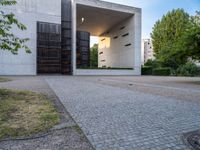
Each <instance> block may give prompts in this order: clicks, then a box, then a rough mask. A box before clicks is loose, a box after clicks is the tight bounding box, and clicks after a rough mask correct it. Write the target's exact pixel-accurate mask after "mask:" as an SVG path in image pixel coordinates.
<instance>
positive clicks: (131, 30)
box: [0, 0, 141, 75]
mask: <svg viewBox="0 0 200 150" xmlns="http://www.w3.org/2000/svg"><path fill="white" fill-rule="evenodd" d="M17 2H18V3H17V5H15V6H6V7H5V6H4V7H2V8H1V9H2V10H3V11H4V12H6V13H9V12H14V13H15V15H16V17H17V18H18V20H19V21H20V22H22V23H23V24H25V25H26V27H27V30H26V31H24V32H23V31H20V30H18V29H17V28H15V27H14V28H13V30H12V31H13V33H15V34H16V35H17V36H19V37H22V38H29V39H30V40H29V41H28V42H27V46H28V47H29V48H30V49H31V52H32V53H31V54H26V53H25V52H24V50H20V51H19V54H18V55H12V54H11V53H9V52H7V51H0V75H37V74H41V73H47V74H49V73H60V74H67V75H140V74H141V44H140V43H141V9H140V8H135V7H130V6H124V5H119V4H114V3H109V2H104V1H99V0H48V1H40V0H17ZM90 35H91V36H98V37H99V39H100V40H99V45H100V47H99V52H98V53H99V65H98V66H99V67H103V66H106V67H110V68H122V69H118V70H109V69H98V68H97V69H92V70H90V69H82V68H84V67H86V68H87V67H89V66H90V64H89V56H90V50H89V45H90ZM103 39H105V40H103ZM106 42H107V43H106ZM104 58H105V59H104ZM124 68H132V70H130V69H128V70H125V69H124Z"/></svg>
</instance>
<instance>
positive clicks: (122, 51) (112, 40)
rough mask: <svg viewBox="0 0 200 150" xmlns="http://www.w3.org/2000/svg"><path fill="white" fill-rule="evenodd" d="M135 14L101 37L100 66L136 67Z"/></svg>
mask: <svg viewBox="0 0 200 150" xmlns="http://www.w3.org/2000/svg"><path fill="white" fill-rule="evenodd" d="M134 26H135V22H134V16H133V17H131V18H129V19H127V20H125V21H123V22H121V23H120V24H118V25H117V26H116V27H114V28H113V29H112V30H111V31H109V33H107V34H105V35H103V36H102V37H100V38H99V55H98V57H99V59H98V60H99V62H98V65H99V67H103V66H106V67H115V68H118V67H119V68H134V59H135V54H134V38H135V36H134Z"/></svg>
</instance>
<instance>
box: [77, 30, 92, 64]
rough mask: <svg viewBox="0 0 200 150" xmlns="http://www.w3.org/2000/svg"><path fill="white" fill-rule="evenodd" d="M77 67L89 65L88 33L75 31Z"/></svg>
mask: <svg viewBox="0 0 200 150" xmlns="http://www.w3.org/2000/svg"><path fill="white" fill-rule="evenodd" d="M76 41H77V68H82V67H89V66H90V33H89V32H83V31H77V39H76Z"/></svg>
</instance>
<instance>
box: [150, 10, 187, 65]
mask: <svg viewBox="0 0 200 150" xmlns="http://www.w3.org/2000/svg"><path fill="white" fill-rule="evenodd" d="M189 22H190V17H189V15H188V14H187V13H186V12H185V11H184V10H183V9H176V10H175V9H174V10H172V11H170V12H168V13H167V14H166V15H164V16H163V17H162V19H161V20H158V21H157V22H156V23H155V25H154V27H153V31H152V33H151V37H152V41H153V47H154V52H155V57H156V59H157V60H158V61H159V62H161V64H162V65H163V66H164V67H171V68H174V69H176V68H177V67H178V66H179V65H180V64H184V63H186V62H187V56H186V55H184V54H183V53H182V52H183V50H184V47H183V46H182V47H181V46H180V44H179V43H180V40H181V39H182V35H183V33H184V32H185V31H186V29H187V27H188V24H189Z"/></svg>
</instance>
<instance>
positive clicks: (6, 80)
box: [0, 77, 11, 82]
mask: <svg viewBox="0 0 200 150" xmlns="http://www.w3.org/2000/svg"><path fill="white" fill-rule="evenodd" d="M8 81H11V80H10V79H7V78H2V77H0V82H8Z"/></svg>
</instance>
